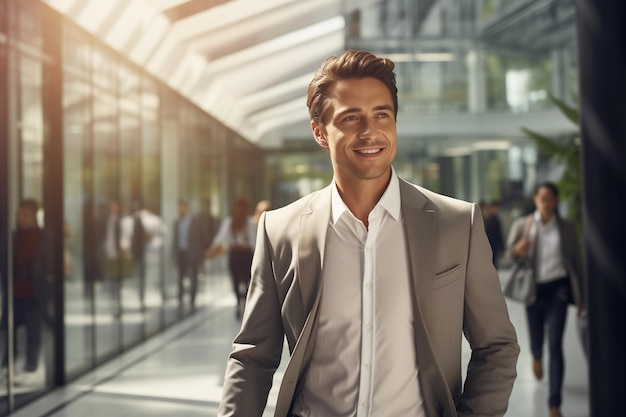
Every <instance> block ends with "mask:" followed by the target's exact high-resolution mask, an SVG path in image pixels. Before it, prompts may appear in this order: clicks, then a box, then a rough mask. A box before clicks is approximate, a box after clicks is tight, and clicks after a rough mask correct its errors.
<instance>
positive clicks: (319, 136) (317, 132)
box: [311, 120, 328, 149]
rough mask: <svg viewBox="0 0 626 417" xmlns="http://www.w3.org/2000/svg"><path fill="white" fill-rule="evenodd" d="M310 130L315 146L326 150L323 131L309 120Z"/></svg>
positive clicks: (326, 143)
mask: <svg viewBox="0 0 626 417" xmlns="http://www.w3.org/2000/svg"><path fill="white" fill-rule="evenodd" d="M311 130H312V131H313V137H314V138H315V141H316V142H317V144H318V145H320V146H321V147H322V148H324V149H328V142H326V138H325V137H324V132H323V129H322V128H321V127H320V126H318V125H317V123H315V122H314V121H313V120H311Z"/></svg>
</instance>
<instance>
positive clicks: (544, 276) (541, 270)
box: [534, 212, 567, 283]
mask: <svg viewBox="0 0 626 417" xmlns="http://www.w3.org/2000/svg"><path fill="white" fill-rule="evenodd" d="M534 219H535V227H536V228H537V237H536V239H537V245H538V247H537V258H538V259H537V261H538V262H537V263H538V268H537V269H538V274H537V282H539V283H544V282H550V281H554V280H555V279H558V278H564V277H566V276H567V269H565V264H564V263H563V254H562V252H561V235H560V234H559V225H558V224H557V222H556V216H554V215H553V216H552V217H551V218H550V220H548V222H547V223H546V224H544V223H543V222H542V221H541V215H540V214H539V212H535V215H534Z"/></svg>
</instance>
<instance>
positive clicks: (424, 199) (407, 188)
mask: <svg viewBox="0 0 626 417" xmlns="http://www.w3.org/2000/svg"><path fill="white" fill-rule="evenodd" d="M400 184H404V185H401V189H403V191H404V192H403V193H402V196H403V198H405V199H406V196H407V194H409V195H410V194H412V196H410V197H412V198H413V199H416V200H417V201H419V203H420V204H423V208H425V209H429V208H430V209H434V210H436V209H441V210H444V209H455V210H470V209H471V208H472V207H473V205H474V204H473V203H470V202H468V201H465V200H461V199H459V198H454V197H450V196H447V195H445V194H441V193H438V192H435V191H432V190H429V189H428V188H425V187H422V186H421V185H417V184H413V183H411V182H408V181H406V180H403V179H400Z"/></svg>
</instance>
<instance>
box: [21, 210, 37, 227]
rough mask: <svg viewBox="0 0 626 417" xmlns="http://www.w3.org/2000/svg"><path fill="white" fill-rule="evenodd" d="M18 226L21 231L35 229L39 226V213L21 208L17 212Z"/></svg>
mask: <svg viewBox="0 0 626 417" xmlns="http://www.w3.org/2000/svg"><path fill="white" fill-rule="evenodd" d="M17 224H18V226H19V228H20V229H30V228H33V227H35V226H36V225H37V213H35V212H34V211H33V210H31V209H30V208H25V207H22V208H20V209H19V210H18V212H17Z"/></svg>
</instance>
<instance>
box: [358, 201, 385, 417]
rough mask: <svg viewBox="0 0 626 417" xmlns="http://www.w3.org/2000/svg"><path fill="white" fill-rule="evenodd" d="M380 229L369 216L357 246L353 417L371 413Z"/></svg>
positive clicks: (374, 213)
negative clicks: (357, 362) (357, 358)
mask: <svg viewBox="0 0 626 417" xmlns="http://www.w3.org/2000/svg"><path fill="white" fill-rule="evenodd" d="M379 225H380V216H378V215H377V213H376V211H373V212H372V215H371V216H370V219H369V230H365V227H364V226H363V225H362V224H361V230H362V233H363V235H361V242H363V241H364V246H363V286H362V291H361V294H362V295H361V297H362V300H361V301H362V317H361V327H362V328H361V373H360V378H359V402H358V408H357V414H356V415H357V417H366V416H369V415H370V413H371V400H372V394H373V388H374V387H373V378H374V375H373V368H374V342H375V340H374V334H375V329H374V312H375V305H374V291H375V287H374V282H375V280H374V278H375V276H374V274H375V271H376V236H377V234H378V228H379Z"/></svg>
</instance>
